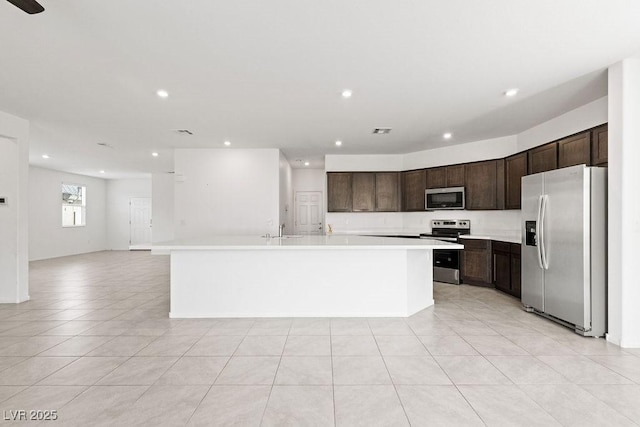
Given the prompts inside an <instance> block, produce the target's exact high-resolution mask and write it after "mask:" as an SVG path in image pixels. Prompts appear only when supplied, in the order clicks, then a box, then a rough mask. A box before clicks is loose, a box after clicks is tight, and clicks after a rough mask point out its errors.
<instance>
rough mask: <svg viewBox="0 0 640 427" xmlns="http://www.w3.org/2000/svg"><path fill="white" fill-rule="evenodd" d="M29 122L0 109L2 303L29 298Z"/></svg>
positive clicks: (0, 273)
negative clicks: (2, 203)
mask: <svg viewBox="0 0 640 427" xmlns="http://www.w3.org/2000/svg"><path fill="white" fill-rule="evenodd" d="M28 168H29V122H28V121H26V120H23V119H21V118H19V117H15V116H12V115H10V114H6V113H3V112H1V111H0V196H2V197H6V199H7V204H6V205H3V206H0V303H18V302H22V301H26V300H28V299H29V238H28V234H29V228H28V218H27V212H28V207H29V194H28V190H29V187H28V185H29V169H28Z"/></svg>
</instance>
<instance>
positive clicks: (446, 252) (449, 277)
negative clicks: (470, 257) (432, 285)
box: [420, 219, 471, 285]
mask: <svg viewBox="0 0 640 427" xmlns="http://www.w3.org/2000/svg"><path fill="white" fill-rule="evenodd" d="M470 233H471V221H469V220H468V219H434V220H432V221H431V233H422V234H420V238H421V239H435V240H442V241H445V242H457V241H458V237H459V236H461V235H463V234H470ZM433 280H434V281H436V282H445V283H454V284H456V285H459V284H460V250H459V249H436V250H434V251H433Z"/></svg>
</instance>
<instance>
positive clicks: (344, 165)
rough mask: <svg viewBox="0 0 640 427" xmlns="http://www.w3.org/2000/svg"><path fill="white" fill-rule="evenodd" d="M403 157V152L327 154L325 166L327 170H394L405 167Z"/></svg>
mask: <svg viewBox="0 0 640 427" xmlns="http://www.w3.org/2000/svg"><path fill="white" fill-rule="evenodd" d="M403 158H404V155H403V154H369V155H367V154H364V155H361V154H358V155H352V154H343V155H340V154H327V155H326V156H324V167H325V169H326V170H327V172H340V171H349V172H357V171H364V172H368V171H376V172H384V171H392V172H393V171H399V170H402V169H403Z"/></svg>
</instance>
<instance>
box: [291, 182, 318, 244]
mask: <svg viewBox="0 0 640 427" xmlns="http://www.w3.org/2000/svg"><path fill="white" fill-rule="evenodd" d="M295 208H296V212H295V214H296V218H295V225H294V227H295V229H294V233H295V234H323V228H322V212H323V211H322V192H321V191H296V206H295Z"/></svg>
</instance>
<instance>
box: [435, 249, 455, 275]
mask: <svg viewBox="0 0 640 427" xmlns="http://www.w3.org/2000/svg"><path fill="white" fill-rule="evenodd" d="M459 261H460V250H459V249H435V250H434V251H433V266H434V267H440V268H453V269H456V270H458V269H459V267H460V262H459Z"/></svg>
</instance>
